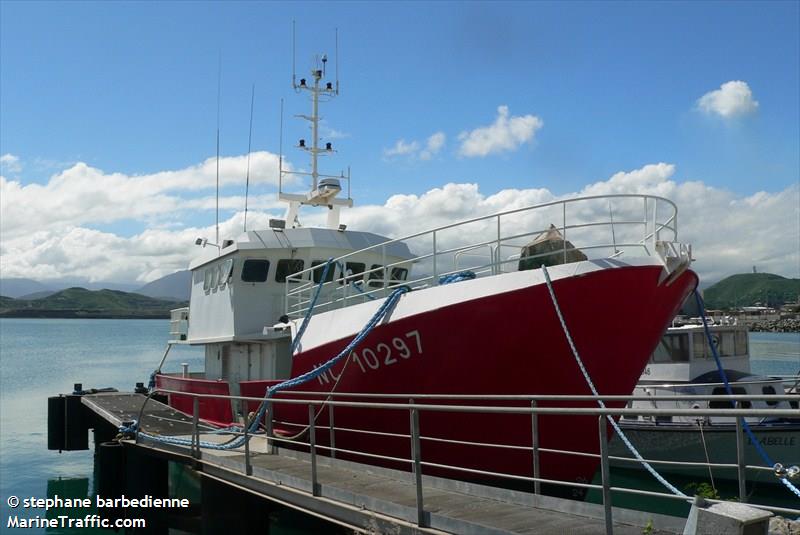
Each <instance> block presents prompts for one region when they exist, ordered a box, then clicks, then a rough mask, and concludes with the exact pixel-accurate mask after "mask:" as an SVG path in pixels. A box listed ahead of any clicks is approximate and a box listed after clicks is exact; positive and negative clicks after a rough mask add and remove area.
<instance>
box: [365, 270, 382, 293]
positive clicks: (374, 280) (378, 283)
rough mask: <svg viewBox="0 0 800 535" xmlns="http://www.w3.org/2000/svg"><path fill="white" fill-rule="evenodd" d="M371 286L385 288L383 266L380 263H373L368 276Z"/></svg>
mask: <svg viewBox="0 0 800 535" xmlns="http://www.w3.org/2000/svg"><path fill="white" fill-rule="evenodd" d="M367 280H368V281H369V287H370V288H383V266H382V265H380V264H372V267H371V268H370V270H369V276H368V277H367Z"/></svg>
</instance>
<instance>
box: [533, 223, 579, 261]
mask: <svg viewBox="0 0 800 535" xmlns="http://www.w3.org/2000/svg"><path fill="white" fill-rule="evenodd" d="M565 250H566V254H565ZM539 255H541V256H539ZM586 259H587V257H586V255H585V254H583V252H582V251H581V250H580V249H577V248H575V246H574V245H572V243H570V242H569V241H568V240H567V241H566V242H565V241H564V236H563V235H562V234H561V233H560V232H559V231H558V229H557V228H556V227H555V225H552V224H551V225H550V228H549V229H548V230H546V231H545V232H542V233H541V234H539V235H538V236H536V238H534V240H533V241H532V242H531V243H529V244H528V245H525V246H524V247H523V248H522V253H521V254H520V259H519V270H520V271H525V270H526V269H536V268H538V267H541V266H542V265H545V266H548V267H549V266H557V265H559V264H569V263H571V262H580V261H581V260H586Z"/></svg>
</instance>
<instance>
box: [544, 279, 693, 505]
mask: <svg viewBox="0 0 800 535" xmlns="http://www.w3.org/2000/svg"><path fill="white" fill-rule="evenodd" d="M542 273H544V280H545V282H546V283H547V289H548V290H549V291H550V299H551V300H552V301H553V308H555V309H556V315H557V316H558V320H559V321H560V322H561V329H562V330H563V331H564V335H565V336H566V337H567V342H569V347H570V349H571V350H572V356H573V357H575V361H576V362H577V363H578V368H580V370H581V373H583V378H584V379H585V380H586V384H587V385H589V389H590V390H591V391H592V394H594V395H595V396H598V398H599V396H600V394H599V393H598V391H597V388H595V386H594V383H593V382H592V378H591V377H590V376H589V372H588V371H587V370H586V367H585V366H584V365H583V360H581V357H580V355H579V354H578V349H577V348H576V347H575V342H573V341H572V336H571V335H570V334H569V329H568V328H567V323H566V321H564V316H563V315H562V314H561V307H559V306H558V300H557V299H556V293H555V291H554V290H553V283H552V282H551V281H550V274H549V273H547V267H546V266H544V265H542ZM597 404H598V405H599V406H600V408H601V409H605V408H606V404H605V403H604V402H603V400H602V399H598V400H597ZM606 419H607V420H608V422H609V423H610V424H611V427H613V428H614V431H615V432H616V433H617V435H618V436H619V438H620V439H622V442H623V443H624V444H625V446H626V447H627V448H628V450H629V451H630V452H631V453H632V454H633V456H634V457H636V460H637V461H639V462H640V463H641V465H642V466H644V467H645V469H646V470H647V471H648V472H650V474H652V476H653V477H654V478H656V479H657V480H658V482H659V483H661V484H662V485H664V486H665V487H666V488H667V489H669V490H670V492H672V493H673V494H675V495H677V496H682V497H684V498H688V496H686V494H684V493H683V492H681V491H680V490H678V488H677V487H675V486H674V485H673V484H672V483H670V482H669V481H667V480H666V479H665V478H664V476H662V475H661V474H659V473H658V472H657V471H656V469H655V468H653V467H652V466H650V463H648V462H647V461H645V460H644V457H642V455H641V454H640V453H639V451H638V450H637V449H636V448H635V447H634V446H633V444H631V441H630V440H628V437H627V436H625V433H623V432H622V429H620V427H619V425H617V422H616V421H614V418H612V417H611V415H609V414H607V415H606Z"/></svg>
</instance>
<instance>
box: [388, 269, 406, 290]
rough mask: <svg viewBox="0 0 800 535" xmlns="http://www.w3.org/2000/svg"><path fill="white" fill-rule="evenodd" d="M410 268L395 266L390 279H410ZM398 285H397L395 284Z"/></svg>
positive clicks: (398, 280) (399, 280)
mask: <svg viewBox="0 0 800 535" xmlns="http://www.w3.org/2000/svg"><path fill="white" fill-rule="evenodd" d="M408 271H409V270H408V268H404V267H393V268H392V273H391V275H390V276H389V280H390V281H393V282H404V281H406V280H408ZM395 286H396V285H395Z"/></svg>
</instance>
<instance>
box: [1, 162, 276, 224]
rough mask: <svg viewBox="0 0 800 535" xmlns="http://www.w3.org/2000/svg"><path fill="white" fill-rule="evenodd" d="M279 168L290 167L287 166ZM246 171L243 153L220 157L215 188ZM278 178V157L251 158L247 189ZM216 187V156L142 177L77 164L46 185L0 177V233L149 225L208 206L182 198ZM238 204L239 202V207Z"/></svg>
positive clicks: (240, 178)
mask: <svg viewBox="0 0 800 535" xmlns="http://www.w3.org/2000/svg"><path fill="white" fill-rule="evenodd" d="M284 166H285V167H290V166H289V165H288V164H287V163H286V162H284ZM246 168H247V155H242V156H229V157H224V158H220V164H219V170H220V171H219V172H220V186H221V187H223V188H224V187H226V186H231V185H236V184H243V183H244V180H245V175H246ZM277 175H278V156H277V155H275V154H271V153H269V152H253V153H252V154H251V159H250V181H251V185H259V184H270V185H274V184H277V180H278V179H277ZM215 183H216V159H215V158H209V159H207V160H205V161H204V162H203V163H201V164H199V165H194V166H191V167H187V168H185V169H180V170H177V171H162V172H158V173H152V174H147V175H125V174H122V173H106V172H104V171H102V170H101V169H97V168H94V167H90V166H89V165H87V164H85V163H83V162H79V163H77V164H74V165H73V166H71V167H70V168H68V169H66V170H64V171H62V172H60V173H58V174H55V175H53V176H52V177H51V178H50V180H49V181H48V182H47V183H45V184H36V183H31V184H26V185H23V184H22V183H21V182H20V181H18V180H9V179H6V178H5V177H0V212H1V213H2V215H3V225H2V228H0V231H1V232H2V237H3V238H4V239H6V238H9V237H13V236H17V235H20V234H27V233H30V231H31V229H38V230H46V229H51V228H70V227H73V226H80V225H85V224H92V223H110V222H113V221H119V220H124V219H133V220H140V221H148V222H153V220H154V219H158V218H173V217H175V215H176V214H177V213H179V212H181V211H182V210H185V209H187V208H197V207H205V208H210V207H208V206H205V205H203V206H200V205H198V204H197V202H198V201H187V200H186V198H187V197H188V196H189V195H196V194H197V193H199V192H201V191H202V190H209V189H213V188H214V187H215ZM187 203H189V204H187ZM192 203H194V205H193V206H192V205H191V204H192ZM243 205H244V203H243V202H242V204H241V205H239V206H243ZM223 207H224V206H223Z"/></svg>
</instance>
